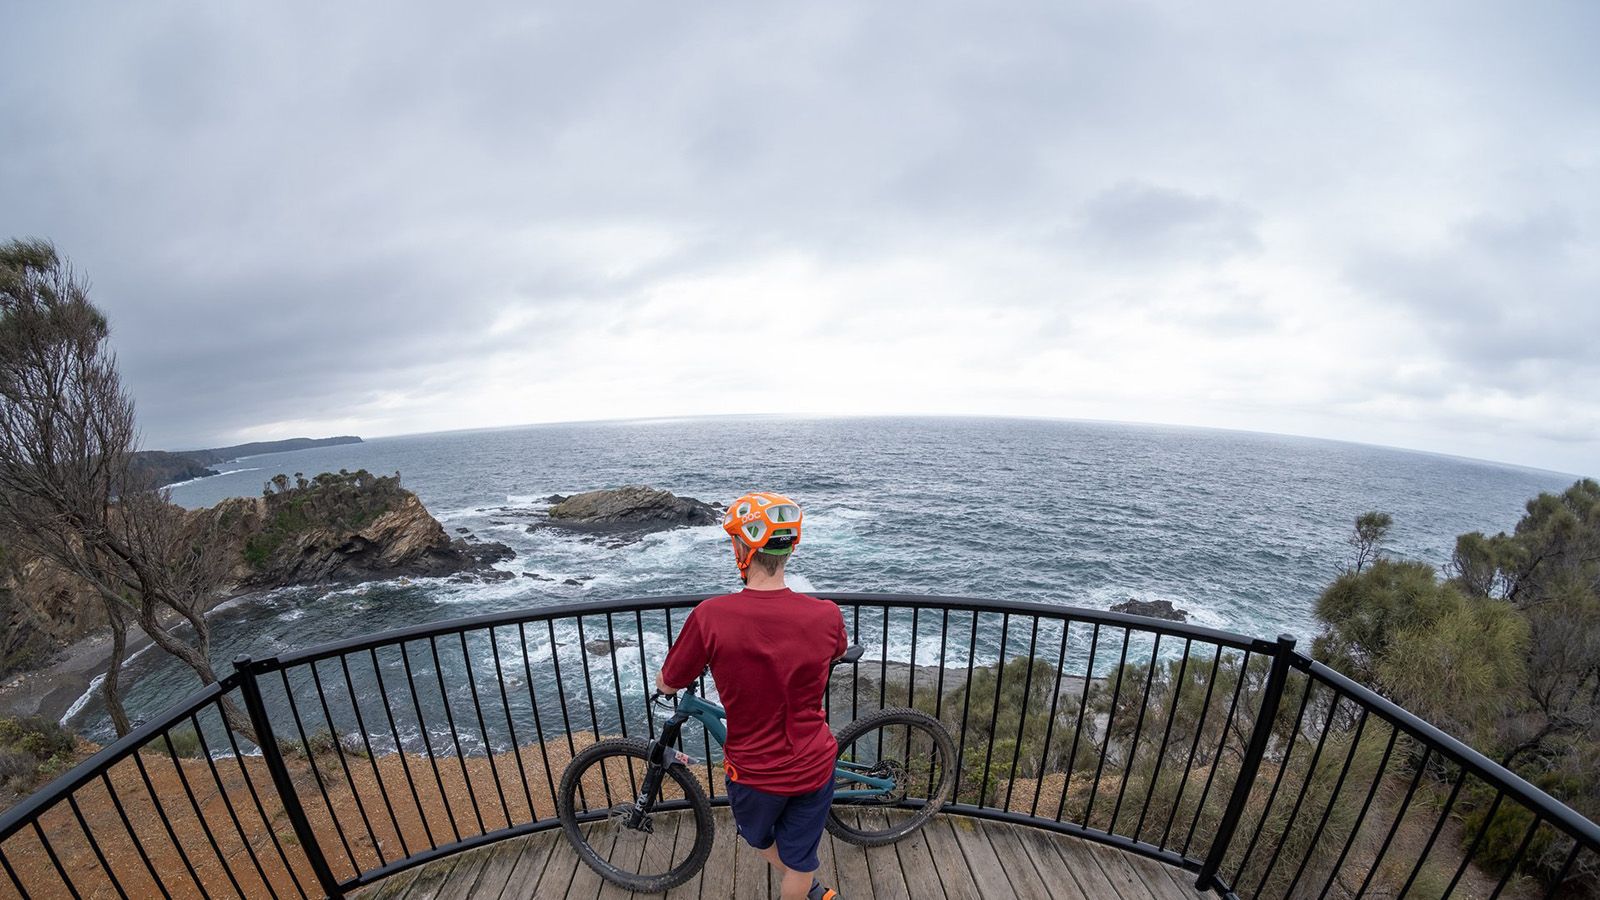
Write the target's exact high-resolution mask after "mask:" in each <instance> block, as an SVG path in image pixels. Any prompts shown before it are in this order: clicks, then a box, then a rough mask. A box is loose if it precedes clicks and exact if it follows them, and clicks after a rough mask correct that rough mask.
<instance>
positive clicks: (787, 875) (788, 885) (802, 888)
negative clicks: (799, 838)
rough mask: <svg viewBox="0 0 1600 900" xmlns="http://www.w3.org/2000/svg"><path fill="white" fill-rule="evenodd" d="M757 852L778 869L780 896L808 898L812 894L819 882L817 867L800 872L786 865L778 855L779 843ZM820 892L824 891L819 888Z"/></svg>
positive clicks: (797, 899)
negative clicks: (812, 889) (813, 888)
mask: <svg viewBox="0 0 1600 900" xmlns="http://www.w3.org/2000/svg"><path fill="white" fill-rule="evenodd" d="M756 852H757V853H759V854H761V858H762V859H764V860H766V861H767V862H768V863H770V864H771V865H772V867H773V868H774V869H777V870H778V878H779V879H780V885H779V887H780V890H781V891H782V893H781V894H780V895H779V896H780V897H781V898H782V900H808V898H810V897H811V896H812V895H811V888H812V887H813V886H814V885H817V884H818V882H817V877H816V876H817V870H816V869H812V870H811V871H809V872H799V871H796V870H794V869H791V868H789V867H788V866H786V865H784V864H783V859H782V858H781V857H779V856H778V846H777V844H773V845H772V846H770V847H767V848H765V849H762V850H757V851H756ZM824 890H825V889H824ZM818 894H819V895H822V894H823V891H820V890H819V891H818Z"/></svg>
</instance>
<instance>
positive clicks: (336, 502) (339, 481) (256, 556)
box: [244, 469, 405, 569]
mask: <svg viewBox="0 0 1600 900" xmlns="http://www.w3.org/2000/svg"><path fill="white" fill-rule="evenodd" d="M262 496H263V498H264V499H265V500H266V504H267V522H266V525H265V526H264V527H263V528H262V529H261V531H259V532H257V533H256V534H254V535H252V536H251V537H250V538H249V539H248V540H247V541H245V545H244V559H245V562H247V563H249V564H250V565H251V567H253V568H256V569H261V568H265V567H266V566H267V564H268V563H269V562H270V561H271V560H272V558H273V556H274V555H275V554H276V553H277V552H278V550H279V549H280V548H282V547H283V546H284V545H285V544H287V543H289V542H291V541H293V540H294V539H295V538H297V537H298V536H300V535H302V534H305V533H306V532H308V531H312V530H316V529H330V530H336V531H354V530H358V529H360V528H363V527H365V526H367V525H369V524H371V523H372V522H373V521H375V520H376V519H377V518H378V517H379V516H381V515H383V514H384V513H386V512H388V511H390V510H391V509H394V508H395V506H396V505H397V504H398V503H399V501H400V500H401V499H402V498H403V497H404V496H405V491H404V490H402V489H401V487H400V476H399V475H398V474H395V475H373V474H372V473H371V472H368V471H367V470H366V469H358V470H356V471H354V472H349V471H346V470H344V469H340V470H339V471H338V472H337V473H333V472H324V473H322V474H320V475H318V476H316V477H315V478H312V479H309V480H307V479H306V478H305V476H303V475H300V474H299V473H296V475H295V480H294V481H293V482H291V481H290V480H289V476H287V475H282V474H280V475H276V476H274V477H273V478H272V480H270V481H268V482H267V484H266V487H265V488H264V489H263V492H262Z"/></svg>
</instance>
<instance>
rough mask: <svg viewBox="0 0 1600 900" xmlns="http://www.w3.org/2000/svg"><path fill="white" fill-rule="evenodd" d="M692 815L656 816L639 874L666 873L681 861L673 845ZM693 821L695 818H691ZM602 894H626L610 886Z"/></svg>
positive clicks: (603, 895)
mask: <svg viewBox="0 0 1600 900" xmlns="http://www.w3.org/2000/svg"><path fill="white" fill-rule="evenodd" d="M692 815H694V814H693V813H665V814H658V815H657V816H655V819H654V821H653V822H652V823H651V824H652V826H654V828H655V831H654V832H653V833H651V835H650V839H649V840H647V841H645V845H644V854H643V855H642V856H641V857H640V859H639V868H638V871H639V874H641V875H661V874H664V873H665V872H666V871H667V870H668V869H670V868H672V867H673V865H674V864H675V863H677V862H679V861H680V860H679V859H678V857H676V856H675V855H674V854H673V847H674V845H675V844H676V843H677V840H678V825H679V823H680V822H682V821H683V819H684V817H685V816H692ZM691 821H693V820H692V819H691ZM691 830H692V829H691ZM685 855H687V851H686V852H685ZM600 896H602V897H606V898H610V897H613V896H626V895H625V894H613V893H612V892H611V890H610V889H609V888H608V889H607V890H604V891H601V892H600Z"/></svg>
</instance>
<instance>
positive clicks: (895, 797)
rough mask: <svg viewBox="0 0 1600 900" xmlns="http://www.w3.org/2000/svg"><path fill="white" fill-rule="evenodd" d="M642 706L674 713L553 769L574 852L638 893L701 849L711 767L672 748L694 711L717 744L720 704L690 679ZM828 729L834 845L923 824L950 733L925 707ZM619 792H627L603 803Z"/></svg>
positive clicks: (667, 884) (683, 866)
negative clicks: (597, 801)
mask: <svg viewBox="0 0 1600 900" xmlns="http://www.w3.org/2000/svg"><path fill="white" fill-rule="evenodd" d="M861 654H862V649H861V648H860V647H851V648H850V649H849V650H847V651H846V652H845V655H844V656H843V657H841V658H840V659H838V660H836V661H835V662H834V664H833V665H835V666H838V665H841V664H853V663H855V662H857V661H858V660H860V658H861ZM651 702H652V703H658V704H660V705H662V706H663V708H670V709H671V710H672V715H671V717H670V718H668V719H667V721H666V722H665V723H664V724H663V725H662V727H661V733H660V735H659V736H658V737H657V738H656V739H655V740H653V741H647V740H645V739H643V738H612V739H608V740H603V741H599V742H598V743H595V744H592V745H590V746H589V747H587V748H585V749H584V750H582V751H581V752H579V753H578V754H577V755H576V756H575V757H573V759H572V762H571V763H570V764H568V766H567V767H566V770H565V771H564V772H563V773H562V775H561V786H560V788H559V790H558V791H557V793H558V796H557V798H556V804H557V808H558V811H559V815H560V818H561V828H562V831H563V833H564V834H565V835H566V838H567V841H568V842H569V843H571V844H572V848H573V849H574V850H575V851H577V853H578V856H579V858H581V859H582V860H583V861H584V863H586V864H587V865H588V866H589V867H590V868H592V869H594V870H595V871H596V872H597V873H599V874H600V876H601V877H602V878H604V879H605V880H607V881H609V882H611V883H612V884H615V885H617V886H618V887H622V888H627V889H628V890H630V891H637V892H640V893H660V892H663V891H666V890H668V889H670V888H672V887H675V886H677V885H679V884H682V883H683V882H685V881H687V880H689V879H690V878H692V877H694V874H695V873H696V872H698V871H700V868H701V867H702V866H704V865H705V862H706V859H707V857H709V856H710V855H711V844H712V839H713V836H714V834H715V829H716V824H715V821H714V820H713V819H712V816H711V800H710V799H709V798H708V797H707V796H706V788H705V785H703V784H702V783H701V780H700V773H701V772H702V771H704V773H705V776H706V779H707V782H708V783H709V780H710V768H709V766H707V767H706V768H705V769H703V770H702V769H700V768H699V764H700V763H703V762H705V761H704V760H697V759H695V758H693V757H691V756H689V755H688V754H686V753H684V752H682V751H681V750H679V749H677V747H678V744H679V736H680V733H681V731H682V728H683V726H684V725H685V724H686V723H688V722H689V720H691V719H695V720H698V721H699V722H700V723H701V724H702V725H703V726H705V729H706V734H707V735H708V736H709V737H710V738H711V739H713V740H715V741H716V742H717V744H718V746H721V745H722V744H723V742H724V741H726V740H727V727H726V725H725V724H724V721H723V720H724V719H725V718H726V717H727V712H726V711H725V710H724V709H723V708H722V706H720V705H719V704H716V703H713V702H712V701H710V700H707V699H706V698H705V697H702V696H699V695H698V694H697V693H696V692H695V688H694V687H693V686H690V687H689V688H687V689H685V690H684V691H683V693H682V694H681V695H679V696H677V697H672V698H667V697H664V696H662V695H657V696H656V697H655V698H652V700H651ZM834 736H835V738H836V739H837V740H838V742H839V756H838V759H837V761H836V762H835V763H834V769H833V778H834V794H833V808H832V809H831V810H830V811H829V813H828V820H827V829H828V831H829V832H830V833H832V834H833V835H834V836H835V837H837V838H838V839H840V840H842V841H846V842H848V843H851V844H858V845H860V846H863V847H878V846H882V845H884V844H890V843H893V842H895V841H898V840H901V839H902V838H904V837H906V836H907V835H909V834H911V833H912V832H914V831H916V830H917V829H919V828H921V827H922V826H923V825H924V824H926V823H927V821H928V820H929V819H931V818H932V817H933V815H934V813H936V812H938V811H939V808H940V807H941V806H943V805H944V802H945V800H946V799H948V798H949V796H950V792H951V790H952V789H953V788H954V786H955V779H956V769H957V765H956V747H955V741H953V740H952V739H951V737H950V733H949V731H947V730H946V729H945V727H944V726H943V725H942V724H940V723H939V720H938V719H935V718H934V717H932V716H930V715H928V714H926V713H922V712H918V711H917V710H914V709H906V708H901V707H895V708H888V709H882V710H878V711H876V712H873V713H871V714H869V715H866V716H863V717H862V718H859V719H856V720H854V721H852V722H850V723H849V724H847V725H845V726H844V727H843V728H840V729H839V730H838V731H837V732H836V733H835V735H834ZM614 792H615V793H614ZM619 794H620V795H622V796H624V797H628V798H629V799H627V800H626V801H625V802H621V803H615V804H612V803H611V799H612V798H613V797H615V796H617V795H619ZM590 796H594V797H599V796H604V797H605V798H606V800H605V804H604V805H602V806H601V808H598V809H590V808H589V802H588V797H590Z"/></svg>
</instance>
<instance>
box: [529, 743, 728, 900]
mask: <svg viewBox="0 0 1600 900" xmlns="http://www.w3.org/2000/svg"><path fill="white" fill-rule="evenodd" d="M649 768H650V744H649V743H648V742H647V741H644V740H641V739H638V738H621V739H612V740H605V741H600V742H599V743H597V744H593V745H591V746H589V747H587V748H585V749H584V750H583V751H582V752H580V753H579V754H578V755H577V756H575V757H573V759H572V763H571V764H570V765H568V766H567V768H566V771H565V772H563V773H562V775H561V787H560V788H559V790H558V793H559V796H558V797H557V798H556V805H557V808H558V814H559V815H560V818H561V830H562V832H563V833H564V834H565V835H566V838H567V842H568V843H570V844H571V845H572V849H573V850H575V851H576V852H577V854H578V857H579V858H580V859H582V860H583V861H584V863H585V864H586V865H588V866H589V868H591V869H594V870H595V872H597V873H598V874H599V875H600V877H601V878H604V879H605V880H606V881H609V882H611V883H612V884H615V885H616V886H618V887H621V888H626V889H628V890H630V891H636V892H639V893H647V894H659V893H662V892H664V891H666V890H668V889H670V888H673V887H676V886H677V885H680V884H682V883H684V882H685V881H688V880H689V879H690V878H692V877H693V876H694V874H695V873H696V872H698V871H700V868H701V867H702V866H704V865H705V863H706V858H707V857H709V856H710V855H711V841H712V837H713V829H714V828H715V827H716V825H715V823H714V822H713V821H712V819H711V801H710V800H709V799H707V798H706V792H705V789H704V788H702V787H701V786H700V782H699V780H697V779H696V778H695V776H694V774H693V773H692V772H690V771H689V770H688V768H687V767H685V766H683V765H678V764H672V765H668V766H666V767H665V772H664V773H663V774H664V777H663V778H662V779H661V789H660V790H659V791H658V792H657V794H656V796H655V797H653V798H651V803H650V807H651V811H650V812H649V813H648V814H647V815H645V816H643V817H642V819H639V818H638V817H636V816H634V812H635V804H636V803H637V801H638V797H639V792H640V790H641V787H642V785H643V784H644V780H645V775H646V773H647V771H648V770H649ZM636 819H637V822H636Z"/></svg>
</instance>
